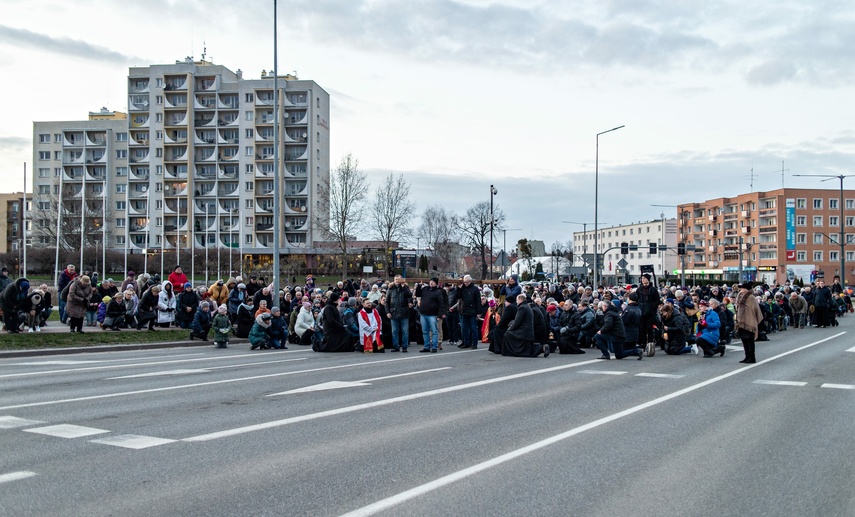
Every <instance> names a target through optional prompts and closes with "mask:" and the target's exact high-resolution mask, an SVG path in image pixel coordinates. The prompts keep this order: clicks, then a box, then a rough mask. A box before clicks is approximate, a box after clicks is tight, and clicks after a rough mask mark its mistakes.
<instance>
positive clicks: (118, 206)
mask: <svg viewBox="0 0 855 517" xmlns="http://www.w3.org/2000/svg"><path fill="white" fill-rule="evenodd" d="M126 207H127V202H126V201H116V210H125V209H126Z"/></svg>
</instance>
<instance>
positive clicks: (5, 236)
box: [0, 192, 33, 271]
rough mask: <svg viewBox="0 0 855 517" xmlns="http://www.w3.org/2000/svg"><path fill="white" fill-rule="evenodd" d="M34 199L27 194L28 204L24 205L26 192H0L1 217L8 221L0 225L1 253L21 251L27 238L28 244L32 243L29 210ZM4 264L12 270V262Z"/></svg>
mask: <svg viewBox="0 0 855 517" xmlns="http://www.w3.org/2000/svg"><path fill="white" fill-rule="evenodd" d="M32 199H33V198H32V196H31V195H30V194H27V199H26V203H27V204H26V207H24V194H22V193H21V192H11V193H4V194H0V218H2V220H3V221H5V222H6V224H4V225H2V226H0V253H9V252H14V251H20V250H21V249H22V248H23V245H24V239H25V238H26V239H27V242H26V243H27V245H28V246H29V245H30V244H31V243H30V238H31V235H32V234H31V218H30V215H29V211H30V209H31V205H32ZM25 214H26V220H25ZM25 232H26V233H25ZM25 235H26V237H25ZM4 265H5V266H7V267H9V269H10V271H11V270H12V269H13V268H12V265H10V264H4Z"/></svg>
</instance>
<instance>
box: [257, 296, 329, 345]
mask: <svg viewBox="0 0 855 517" xmlns="http://www.w3.org/2000/svg"><path fill="white" fill-rule="evenodd" d="M247 289H249V287H248V286H247ZM270 316H271V318H270V328H269V329H267V334H268V335H269V336H270V346H272V347H273V348H277V349H281V350H288V346H286V345H285V343H286V342H287V341H288V323H287V322H286V321H285V318H284V317H282V310H281V309H279V307H273V308H272V309H270ZM313 333H314V332H313Z"/></svg>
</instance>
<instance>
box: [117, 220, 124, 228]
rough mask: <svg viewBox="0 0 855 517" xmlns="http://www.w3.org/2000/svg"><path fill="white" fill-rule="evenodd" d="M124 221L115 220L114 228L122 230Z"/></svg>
mask: <svg viewBox="0 0 855 517" xmlns="http://www.w3.org/2000/svg"><path fill="white" fill-rule="evenodd" d="M124 227H125V220H124V219H116V228H124Z"/></svg>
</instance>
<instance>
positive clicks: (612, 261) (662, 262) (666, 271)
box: [573, 218, 679, 283]
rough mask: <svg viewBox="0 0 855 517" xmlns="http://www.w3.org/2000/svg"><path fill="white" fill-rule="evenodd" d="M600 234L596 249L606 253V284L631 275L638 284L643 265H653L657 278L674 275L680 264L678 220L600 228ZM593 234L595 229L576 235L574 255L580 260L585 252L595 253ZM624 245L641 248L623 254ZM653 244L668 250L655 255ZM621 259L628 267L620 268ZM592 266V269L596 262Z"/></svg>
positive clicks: (603, 270) (602, 273)
mask: <svg viewBox="0 0 855 517" xmlns="http://www.w3.org/2000/svg"><path fill="white" fill-rule="evenodd" d="M598 233H599V237H598V239H599V242H598V243H597V248H598V249H599V252H600V253H601V254H603V260H602V263H601V264H600V274H599V276H600V277H601V278H604V279H605V280H606V281H611V282H612V283H614V282H615V280H616V279H617V278H621V279H623V278H626V277H627V276H629V280H630V281H631V282H638V279H639V277H640V276H641V269H640V266H642V265H650V266H653V270H654V272H655V273H656V277H657V279H665V278H669V277H673V276H674V270H675V269H676V268H677V267H678V266H677V265H678V263H679V259H678V257H677V219H676V218H671V219H664V218H663V219H654V220H652V221H645V222H639V223H633V224H625V225H619V226H610V227H607V228H598ZM594 235H595V233H594V231H593V230H587V231H581V232H573V254H574V255H576V256H579V257H581V256H582V255H583V254H585V253H594ZM621 243H627V244H630V245H636V246H638V249H637V250H635V251H630V252H629V253H628V254H626V255H622V254H621V250H620V246H621ZM651 243H654V244H656V246H657V248H658V247H659V246H660V245H665V246H667V247H668V250H666V251H658V250H657V253H656V254H652V253H650V244H651ZM621 259H624V260H626V262H627V265H626V268H620V267H619V265H618V262H620V260H621ZM577 264H578V262H577ZM589 267H591V268H592V267H593V263H591V264H590V265H589Z"/></svg>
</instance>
